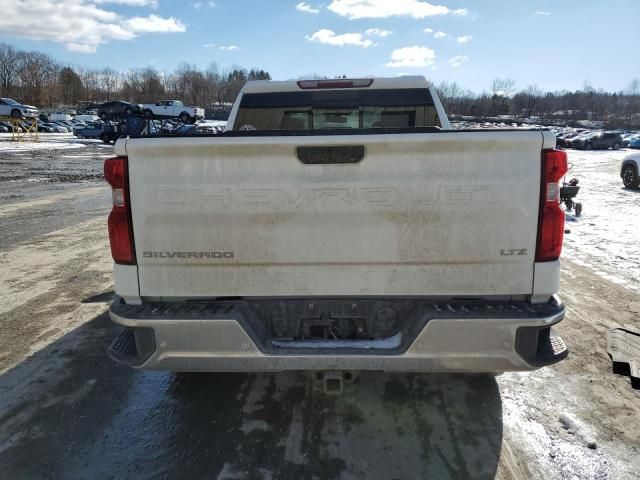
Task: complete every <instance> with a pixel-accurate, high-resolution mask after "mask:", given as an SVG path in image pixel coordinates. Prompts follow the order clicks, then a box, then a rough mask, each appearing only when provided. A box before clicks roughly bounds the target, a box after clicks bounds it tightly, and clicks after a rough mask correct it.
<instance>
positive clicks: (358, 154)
mask: <svg viewBox="0 0 640 480" xmlns="http://www.w3.org/2000/svg"><path fill="white" fill-rule="evenodd" d="M296 152H297V154H298V159H299V160H300V161H301V162H302V163H304V164H306V165H331V164H344V163H360V162H361V161H362V159H363V158H364V155H365V148H364V145H335V146H328V145H326V146H309V147H297V148H296Z"/></svg>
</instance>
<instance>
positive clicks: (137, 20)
mask: <svg viewBox="0 0 640 480" xmlns="http://www.w3.org/2000/svg"><path fill="white" fill-rule="evenodd" d="M124 24H125V25H126V26H128V28H129V29H130V30H131V31H132V32H134V33H171V32H184V31H186V30H187V27H185V25H184V24H183V23H182V22H181V21H180V20H177V19H175V18H173V17H169V18H162V17H159V16H157V15H149V16H148V17H132V18H129V19H127V20H125V21H124Z"/></svg>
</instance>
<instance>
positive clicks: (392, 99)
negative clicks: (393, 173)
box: [234, 88, 441, 130]
mask: <svg viewBox="0 0 640 480" xmlns="http://www.w3.org/2000/svg"><path fill="white" fill-rule="evenodd" d="M440 126H441V125H440V120H439V118H438V114H437V112H436V109H435V106H434V104H433V99H432V98H431V93H430V92H429V90H428V89H426V88H416V89H401V90H400V89H399V90H392V89H385V90H381V89H376V90H353V89H350V90H319V91H302V92H273V93H248V94H244V95H243V96H242V99H241V102H240V107H239V109H238V114H237V116H236V121H235V125H234V130H323V129H340V128H344V129H369V128H404V129H406V128H412V127H440Z"/></svg>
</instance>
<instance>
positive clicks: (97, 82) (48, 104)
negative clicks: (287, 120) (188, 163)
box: [0, 43, 271, 108]
mask: <svg viewBox="0 0 640 480" xmlns="http://www.w3.org/2000/svg"><path fill="white" fill-rule="evenodd" d="M270 79H271V75H270V74H269V72H266V71H264V70H262V69H255V68H253V69H250V70H247V69H244V68H241V67H238V66H233V67H230V68H225V69H220V68H219V67H218V65H217V64H216V63H215V62H212V63H211V64H210V65H209V66H208V67H207V68H206V69H204V70H201V69H199V68H198V67H197V66H195V65H190V64H187V63H183V64H180V65H179V66H178V68H177V69H176V70H175V71H173V72H170V73H168V74H166V73H164V72H160V71H158V70H157V69H155V68H153V67H151V66H147V67H143V68H139V69H136V70H132V71H127V72H119V71H117V70H115V69H113V68H111V67H104V68H99V69H89V68H79V67H75V66H69V65H63V64H61V63H60V62H57V61H56V60H55V59H53V58H52V57H51V56H49V55H47V54H45V53H42V52H38V51H25V50H19V49H17V48H15V47H13V46H11V45H7V44H4V43H0V96H2V97H10V98H15V99H17V100H19V101H21V102H23V103H25V104H29V105H34V106H36V107H39V108H56V107H59V106H62V105H64V106H75V105H80V104H82V103H99V102H104V101H108V100H127V101H130V102H134V103H148V102H155V101H158V100H161V99H163V98H165V99H166V98H176V99H180V100H182V101H184V102H185V103H188V104H190V105H212V104H223V103H231V102H233V101H234V100H235V98H236V95H237V94H238V92H239V91H240V89H241V88H242V86H243V85H244V83H245V82H246V81H247V80H270Z"/></svg>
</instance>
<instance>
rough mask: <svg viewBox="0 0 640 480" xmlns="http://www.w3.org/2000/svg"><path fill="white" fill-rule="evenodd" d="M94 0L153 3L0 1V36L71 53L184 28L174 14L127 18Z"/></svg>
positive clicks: (147, 3) (147, 1)
mask: <svg viewBox="0 0 640 480" xmlns="http://www.w3.org/2000/svg"><path fill="white" fill-rule="evenodd" d="M97 2H100V4H107V3H118V4H122V5H124V4H126V5H132V6H151V7H153V6H154V5H155V4H156V3H157V2H155V1H151V0H93V1H89V0H3V1H2V10H3V11H2V15H0V35H3V36H7V37H11V38H15V39H18V38H28V39H30V40H41V41H46V42H55V43H60V44H63V45H65V47H66V48H67V49H68V50H69V51H72V52H80V53H94V52H96V51H97V49H98V47H99V46H100V45H104V44H106V43H109V42H111V41H115V40H132V39H134V38H136V37H138V36H140V35H142V34H147V33H172V32H184V31H186V29H187V28H186V26H185V25H184V24H183V23H182V22H181V21H180V20H179V19H177V18H174V17H169V18H164V17H160V16H158V15H149V16H146V17H140V16H133V17H127V16H124V15H120V14H118V13H116V12H114V11H111V10H108V9H107V7H101V6H99V3H97Z"/></svg>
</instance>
